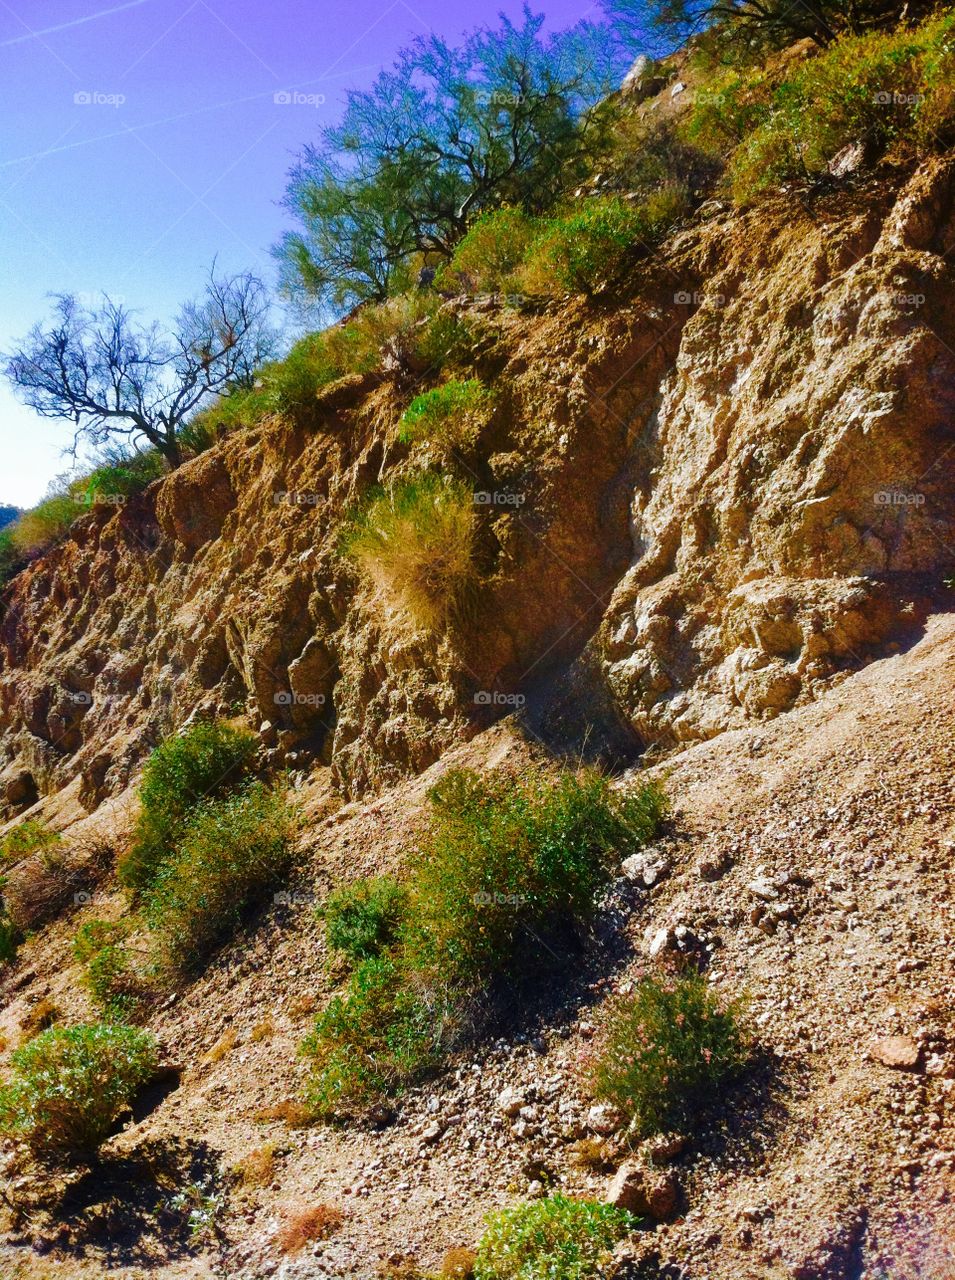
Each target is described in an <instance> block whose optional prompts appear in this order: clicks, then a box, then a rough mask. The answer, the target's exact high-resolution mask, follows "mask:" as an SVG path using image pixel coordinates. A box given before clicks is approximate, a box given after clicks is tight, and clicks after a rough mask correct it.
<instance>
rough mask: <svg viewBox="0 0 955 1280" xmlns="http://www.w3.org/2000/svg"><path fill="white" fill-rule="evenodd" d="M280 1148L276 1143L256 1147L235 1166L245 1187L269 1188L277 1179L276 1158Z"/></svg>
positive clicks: (237, 1174)
mask: <svg viewBox="0 0 955 1280" xmlns="http://www.w3.org/2000/svg"><path fill="white" fill-rule="evenodd" d="M277 1150H278V1148H277V1147H276V1145H275V1143H274V1142H267V1143H266V1144H265V1146H263V1147H256V1148H255V1150H254V1151H250V1152H249V1154H248V1155H247V1156H243V1157H242V1159H241V1160H238V1161H237V1162H236V1164H235V1165H234V1166H233V1167H234V1171H235V1174H236V1176H237V1177H238V1179H239V1181H240V1182H241V1183H242V1185H243V1186H246V1187H267V1186H268V1185H269V1183H270V1182H271V1181H272V1179H273V1178H274V1177H275V1156H276V1152H277Z"/></svg>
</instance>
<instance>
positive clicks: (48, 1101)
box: [0, 1022, 157, 1161]
mask: <svg viewBox="0 0 955 1280" xmlns="http://www.w3.org/2000/svg"><path fill="white" fill-rule="evenodd" d="M156 1063H157V1050H156V1042H155V1039H154V1038H153V1036H152V1035H150V1034H149V1033H148V1032H145V1031H140V1030H136V1029H134V1028H132V1027H127V1026H123V1025H121V1024H111V1023H101V1022H100V1023H91V1024H85V1025H80V1026H75V1027H50V1028H49V1030H47V1031H44V1032H42V1033H41V1034H40V1035H38V1036H37V1037H36V1039H34V1040H31V1041H30V1043H29V1044H26V1045H24V1046H23V1047H22V1048H20V1049H17V1050H16V1051H15V1052H14V1054H13V1076H12V1079H11V1080H10V1081H9V1082H8V1083H7V1084H6V1085H4V1086H3V1087H2V1088H0V1132H2V1133H3V1134H4V1135H5V1136H6V1137H8V1138H12V1139H14V1140H15V1141H17V1142H21V1143H23V1144H25V1145H26V1146H27V1147H28V1148H29V1149H30V1150H31V1151H32V1153H33V1154H34V1155H35V1156H37V1157H39V1158H42V1159H45V1160H50V1161H63V1160H71V1159H75V1158H76V1157H89V1156H91V1155H93V1154H94V1153H95V1152H96V1150H97V1149H98V1148H99V1146H100V1145H101V1144H102V1143H103V1142H104V1140H105V1139H106V1138H107V1137H108V1136H109V1135H110V1133H111V1132H112V1130H113V1127H114V1125H115V1124H116V1122H117V1120H118V1119H119V1117H120V1116H121V1115H122V1113H123V1111H124V1110H125V1109H126V1107H127V1106H128V1105H129V1103H130V1101H131V1099H132V1098H133V1096H134V1095H135V1093H136V1091H137V1089H139V1088H140V1086H142V1085H143V1084H145V1083H146V1081H147V1080H149V1078H150V1077H151V1076H152V1074H153V1072H154V1071H155V1069H156Z"/></svg>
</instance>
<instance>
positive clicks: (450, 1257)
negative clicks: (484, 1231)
mask: <svg viewBox="0 0 955 1280" xmlns="http://www.w3.org/2000/svg"><path fill="white" fill-rule="evenodd" d="M475 1262H477V1254H476V1253H475V1252H474V1250H473V1249H464V1248H461V1247H460V1246H458V1247H456V1248H454V1249H449V1250H448V1252H447V1253H446V1254H445V1255H444V1261H443V1262H442V1263H441V1275H442V1277H443V1280H471V1277H472V1276H473V1275H474V1264H475Z"/></svg>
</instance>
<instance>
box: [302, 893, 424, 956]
mask: <svg viewBox="0 0 955 1280" xmlns="http://www.w3.org/2000/svg"><path fill="white" fill-rule="evenodd" d="M405 898H406V894H405V890H404V889H403V888H402V886H401V885H400V884H398V883H397V882H396V881H395V880H392V879H390V877H388V876H378V877H376V878H374V879H371V880H360V881H359V882H358V883H357V884H351V885H346V886H345V887H344V888H341V889H336V890H335V892H334V893H332V894H330V895H329V897H328V899H327V901H326V902H325V903H324V904H323V906H322V907H321V908H320V909H319V914H320V916H321V917H322V918H323V919H324V921H325V936H326V937H327V939H328V945H329V946H330V947H332V948H333V949H334V950H335V951H341V952H344V954H345V955H347V956H348V957H349V959H350V960H352V961H361V960H370V959H371V958H372V957H374V956H377V955H380V954H381V953H382V951H384V950H386V949H387V948H388V947H390V946H391V945H392V944H393V943H394V941H395V938H396V936H397V933H398V926H399V924H400V922H401V918H402V914H403V911H404V906H405Z"/></svg>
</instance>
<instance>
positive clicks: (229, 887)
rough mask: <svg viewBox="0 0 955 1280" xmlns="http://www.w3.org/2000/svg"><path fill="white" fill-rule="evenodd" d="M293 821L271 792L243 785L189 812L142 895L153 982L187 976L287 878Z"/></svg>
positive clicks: (278, 796)
mask: <svg viewBox="0 0 955 1280" xmlns="http://www.w3.org/2000/svg"><path fill="white" fill-rule="evenodd" d="M292 832H293V815H292V814H291V812H290V810H289V809H288V806H287V805H286V803H285V800H284V798H283V796H282V795H281V794H280V792H279V791H277V790H271V789H270V788H268V787H266V786H265V785H264V784H263V783H261V782H253V783H249V784H247V785H246V786H244V787H242V788H241V789H239V790H238V791H236V792H234V793H233V794H232V795H229V796H227V797H226V798H225V799H218V800H208V801H205V802H203V803H201V804H198V805H196V806H195V808H194V809H193V811H192V812H191V813H190V816H189V820H188V822H187V823H186V824H185V825H184V826H183V827H181V828H180V829H179V831H178V833H177V836H176V841H175V848H174V849H173V850H172V851H171V852H170V853H169V854H168V856H166V857H165V858H164V860H163V861H162V862H161V864H160V865H159V867H158V869H157V870H156V872H155V875H154V876H153V878H152V880H151V883H150V884H149V886H148V888H147V889H146V890H145V891H144V894H143V913H144V917H145V920H146V923H147V924H148V926H149V928H150V930H151V931H152V934H153V938H154V943H155V953H156V962H157V966H158V969H159V973H160V975H161V976H164V977H167V978H171V979H177V978H180V977H183V976H185V975H187V974H189V973H191V972H194V971H195V970H196V969H197V967H198V966H199V965H200V964H201V962H202V961H204V960H205V959H206V958H207V956H208V955H209V953H210V952H211V951H213V950H214V949H215V947H217V946H218V945H219V944H221V943H222V942H223V941H224V940H225V939H226V938H228V937H229V936H230V934H231V933H232V932H233V930H234V929H235V927H236V925H237V924H238V923H239V922H240V921H241V919H242V917H243V915H244V914H245V913H246V912H247V910H248V909H249V907H250V906H251V905H252V904H253V903H254V902H255V901H256V900H257V899H259V898H260V897H261V895H262V894H263V893H264V892H265V891H266V890H267V889H269V888H270V887H271V886H273V885H274V884H275V883H276V882H277V881H278V880H279V878H280V877H281V876H282V875H283V874H284V873H285V872H286V871H287V870H288V868H289V865H290V863H291V860H292Z"/></svg>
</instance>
